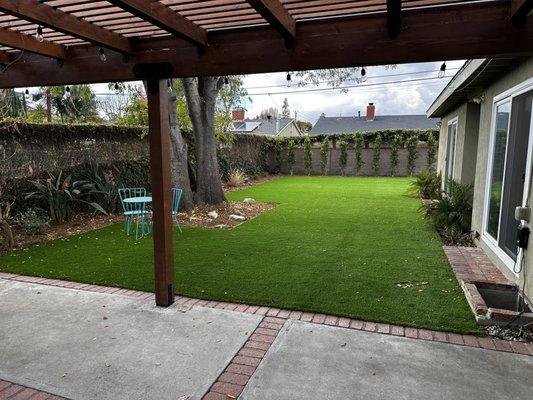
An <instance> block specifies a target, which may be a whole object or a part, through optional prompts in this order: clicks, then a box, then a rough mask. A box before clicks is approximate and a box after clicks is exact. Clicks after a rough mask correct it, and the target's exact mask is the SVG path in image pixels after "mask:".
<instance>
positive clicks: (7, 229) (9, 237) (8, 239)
mask: <svg viewBox="0 0 533 400" xmlns="http://www.w3.org/2000/svg"><path fill="white" fill-rule="evenodd" d="M0 228H2V230H3V231H4V235H5V243H6V245H7V248H8V249H12V248H13V246H14V245H15V240H14V239H13V231H12V230H11V226H9V224H8V223H7V221H6V220H4V219H3V218H2V216H0Z"/></svg>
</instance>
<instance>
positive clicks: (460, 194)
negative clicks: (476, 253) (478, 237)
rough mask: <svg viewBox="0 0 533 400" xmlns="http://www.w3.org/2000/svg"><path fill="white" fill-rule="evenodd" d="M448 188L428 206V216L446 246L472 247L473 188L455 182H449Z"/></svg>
mask: <svg viewBox="0 0 533 400" xmlns="http://www.w3.org/2000/svg"><path fill="white" fill-rule="evenodd" d="M446 187H447V191H446V192H440V195H439V197H438V198H437V199H435V200H433V201H432V202H430V203H428V204H427V205H426V216H427V217H429V218H431V220H432V221H433V223H434V224H435V227H436V228H437V231H438V232H439V234H440V235H441V236H442V238H443V240H444V242H445V243H446V244H450V245H470V244H471V243H472V232H471V222H472V197H473V187H472V185H465V184H461V183H458V182H456V181H454V180H449V181H448V182H447V183H446Z"/></svg>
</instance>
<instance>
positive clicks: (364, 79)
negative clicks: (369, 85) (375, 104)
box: [361, 67, 368, 82]
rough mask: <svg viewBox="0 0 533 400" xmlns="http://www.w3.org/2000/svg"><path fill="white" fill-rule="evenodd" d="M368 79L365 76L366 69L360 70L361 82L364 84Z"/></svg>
mask: <svg viewBox="0 0 533 400" xmlns="http://www.w3.org/2000/svg"><path fill="white" fill-rule="evenodd" d="M367 79H368V76H366V69H365V67H363V68H361V82H366V80H367Z"/></svg>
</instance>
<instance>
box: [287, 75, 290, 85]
mask: <svg viewBox="0 0 533 400" xmlns="http://www.w3.org/2000/svg"><path fill="white" fill-rule="evenodd" d="M287 87H291V73H290V72H289V73H288V74H287Z"/></svg>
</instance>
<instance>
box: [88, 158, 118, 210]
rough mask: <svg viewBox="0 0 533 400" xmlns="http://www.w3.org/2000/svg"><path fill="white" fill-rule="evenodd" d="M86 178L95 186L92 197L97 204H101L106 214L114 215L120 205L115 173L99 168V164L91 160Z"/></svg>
mask: <svg viewBox="0 0 533 400" xmlns="http://www.w3.org/2000/svg"><path fill="white" fill-rule="evenodd" d="M84 178H85V180H86V181H88V182H91V183H92V184H93V185H94V188H95V191H94V193H93V195H92V197H93V199H94V200H95V202H96V203H97V204H100V205H101V206H102V208H103V209H104V210H106V212H108V213H114V212H115V211H116V210H117V205H118V204H119V196H118V189H117V185H116V183H115V179H114V175H113V171H112V170H105V169H102V168H99V167H98V164H97V163H96V162H95V161H94V160H91V162H90V164H89V169H88V170H87V171H86V172H85V173H84Z"/></svg>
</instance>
